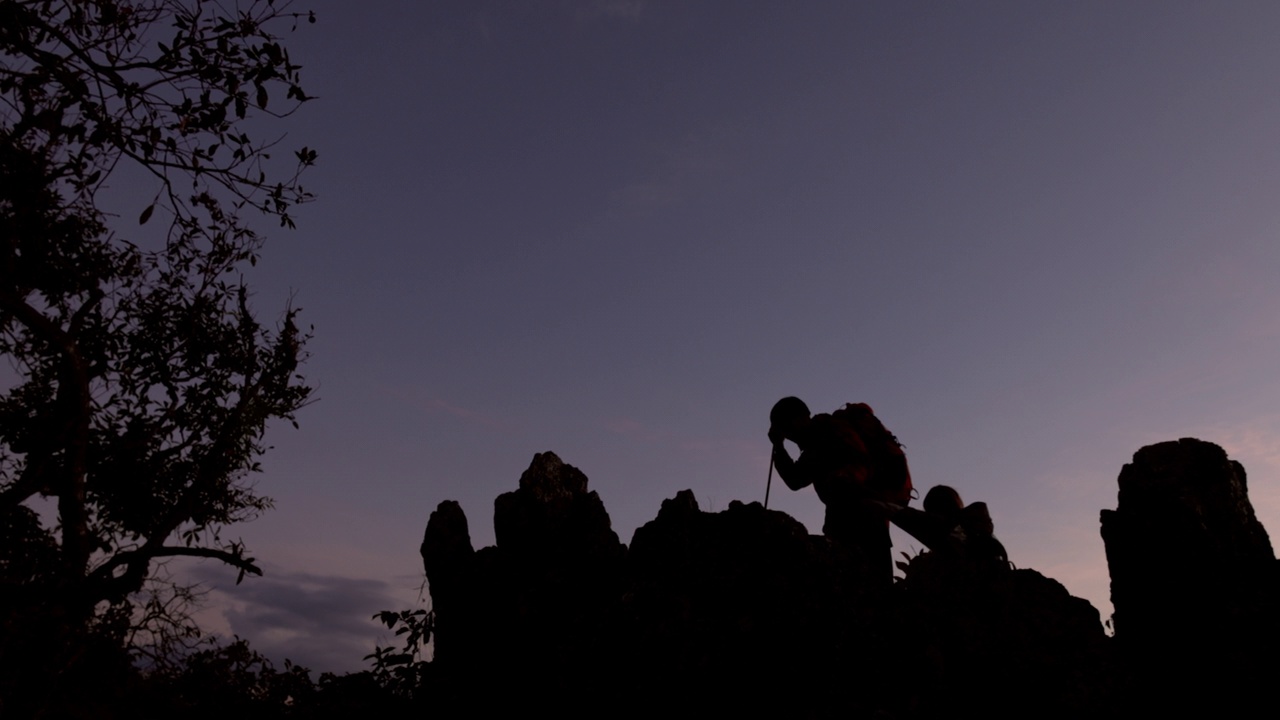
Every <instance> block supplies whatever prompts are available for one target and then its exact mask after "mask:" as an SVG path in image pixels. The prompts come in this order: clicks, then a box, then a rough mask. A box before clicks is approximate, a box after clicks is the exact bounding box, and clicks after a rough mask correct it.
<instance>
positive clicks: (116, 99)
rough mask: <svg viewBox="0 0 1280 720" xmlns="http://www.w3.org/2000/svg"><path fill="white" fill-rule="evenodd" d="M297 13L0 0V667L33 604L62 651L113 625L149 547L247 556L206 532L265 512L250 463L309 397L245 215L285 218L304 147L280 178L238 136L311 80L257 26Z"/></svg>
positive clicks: (144, 574)
mask: <svg viewBox="0 0 1280 720" xmlns="http://www.w3.org/2000/svg"><path fill="white" fill-rule="evenodd" d="M246 6H247V7H246ZM300 21H311V22H314V21H315V17H314V15H312V14H310V13H299V12H290V11H289V10H288V4H287V3H285V2H280V3H275V2H272V0H265V1H262V0H252V1H248V2H240V3H217V2H203V1H201V0H194V1H191V2H178V1H176V0H150V1H147V0H140V1H138V2H128V1H127V0H65V1H54V0H0V354H2V355H4V357H5V358H6V360H7V361H8V364H9V365H10V366H11V368H12V372H11V373H10V375H9V376H8V377H6V376H5V375H3V374H2V373H3V372H4V371H3V369H0V597H3V598H5V599H4V600H0V613H3V615H2V616H0V623H2V624H0V663H3V664H4V665H5V667H15V665H14V664H13V663H12V662H10V660H14V658H10V657H6V655H8V654H11V653H13V652H17V651H16V650H15V649H14V648H16V647H18V645H20V644H21V643H17V641H16V640H14V639H13V638H14V637H16V636H17V635H21V633H20V632H17V631H16V630H15V628H19V627H30V626H31V622H28V620H29V619H30V618H32V617H38V618H41V619H42V620H41V622H44V623H46V624H47V626H48V627H45V629H46V630H47V629H48V628H56V631H57V633H60V635H58V637H59V638H60V639H61V642H58V643H54V644H55V645H58V646H60V647H62V648H63V649H64V650H65V652H64V653H63V655H64V657H63V660H64V661H66V662H70V661H69V660H67V658H70V657H73V656H74V655H75V653H76V650H75V648H76V646H77V643H78V642H79V640H78V638H79V639H82V638H83V637H85V635H86V633H91V632H92V631H94V630H95V629H97V630H99V631H101V630H103V629H104V628H106V627H107V626H108V625H110V624H112V622H114V623H115V625H116V626H119V625H127V624H128V622H129V621H127V620H122V619H121V618H125V617H128V616H129V612H128V609H129V608H130V598H131V596H133V595H134V594H135V593H138V591H139V590H140V589H142V587H143V584H144V582H146V581H147V579H148V578H149V577H150V576H151V575H152V574H153V572H154V569H155V564H156V563H157V562H162V561H163V560H164V559H166V558H170V557H174V556H194V557H204V558H214V559H217V560H220V561H222V562H225V563H228V564H230V565H232V566H234V567H236V568H238V569H239V571H240V577H241V578H243V576H244V574H245V573H252V574H259V573H260V570H259V568H258V567H257V565H256V564H255V563H254V560H253V558H251V557H250V556H249V555H248V554H247V552H246V549H245V547H244V546H243V544H242V543H240V542H239V541H238V540H232V539H230V538H227V537H223V535H222V531H223V529H224V528H226V527H227V526H228V525H230V524H233V523H237V522H241V521H244V520H248V519H250V518H252V517H254V516H256V515H257V514H259V513H260V512H262V511H263V510H265V509H267V508H268V507H270V500H269V499H268V498H266V497H264V496H262V495H261V494H259V493H258V492H257V490H256V489H255V487H254V486H253V484H252V483H251V482H249V480H248V476H249V474H250V473H252V472H254V471H256V470H258V469H259V464H258V458H259V457H260V456H261V455H262V454H263V452H264V451H265V449H266V448H265V445H264V444H263V434H264V431H265V429H266V427H267V426H268V424H269V423H271V422H273V421H279V420H282V419H283V420H290V421H292V420H293V418H294V413H295V411H297V410H298V409H299V408H301V407H302V406H303V405H304V404H306V402H307V399H308V396H309V393H310V388H309V387H308V386H307V385H306V384H305V382H304V380H303V379H302V377H301V376H299V375H298V374H297V366H298V364H299V362H300V360H302V359H303V357H304V356H305V352H304V349H303V348H304V344H305V342H306V340H307V338H308V337H309V335H308V333H307V332H304V331H303V330H301V329H300V328H299V327H298V324H297V308H293V307H290V306H286V307H285V309H284V311H283V313H282V315H281V316H280V319H279V320H278V321H277V322H276V323H272V324H271V325H274V327H271V326H268V325H264V324H263V323H262V322H260V321H259V320H258V319H257V317H256V316H255V314H254V312H253V310H252V308H251V304H250V291H249V287H248V286H247V285H246V282H245V280H244V278H243V276H242V275H241V274H240V273H242V272H244V270H245V263H248V264H251V265H252V264H254V263H255V262H256V260H257V257H258V253H259V251H260V248H261V246H262V237H261V236H260V235H259V234H258V233H257V232H256V231H255V230H254V229H253V227H252V226H251V223H250V220H251V219H252V218H253V217H254V216H259V217H261V216H262V215H265V216H268V217H269V218H274V219H275V220H278V222H279V223H280V225H282V226H287V227H293V220H292V218H291V217H290V215H289V211H290V209H291V208H292V207H293V206H295V205H296V204H298V203H302V202H306V201H308V200H309V199H310V198H311V196H310V194H309V193H307V192H306V191H305V190H304V189H303V187H302V186H301V185H300V184H299V173H300V172H301V171H302V170H303V169H304V168H305V167H307V166H309V165H311V164H313V163H314V162H315V159H316V153H315V151H313V150H310V149H308V148H305V147H304V148H302V149H301V150H298V151H296V152H294V153H293V154H292V157H289V158H287V161H288V162H287V167H285V168H284V170H283V174H281V167H280V162H279V160H278V159H277V160H276V161H275V162H274V163H273V161H272V157H271V156H272V152H273V151H274V150H275V146H276V145H277V144H278V143H279V139H267V140H263V139H261V138H258V137H255V133H256V132H258V131H259V130H260V129H261V128H263V127H265V126H266V121H267V120H269V119H271V118H281V117H285V116H288V115H290V114H291V113H292V112H294V110H296V109H297V108H298V106H299V105H301V104H302V103H304V102H306V101H307V100H309V99H310V98H309V97H308V96H307V95H306V94H305V93H304V92H303V90H302V88H301V87H300V85H299V67H298V66H297V65H295V64H294V63H293V62H292V61H291V60H290V58H289V54H288V51H287V50H286V49H285V48H284V47H283V46H282V45H281V43H280V41H279V39H278V36H277V33H279V32H281V31H283V30H288V29H290V28H296V27H297V25H298V23H299V22H300ZM112 178H115V179H117V180H118V181H120V182H121V183H122V184H123V187H112V186H111V185H110V184H109V180H111V179H112ZM138 178H143V180H139V179H138ZM138 188H143V192H144V193H145V195H142V196H140V197H141V199H139V196H137V195H136V194H135V193H137V191H138ZM153 192H154V194H152V193H153ZM130 203H132V209H130V207H131V206H130ZM122 216H123V217H124V218H125V220H121V217H122ZM133 218H136V220H133ZM162 219H163V220H164V221H165V222H167V225H166V224H165V223H162V222H161V220H162ZM294 424H295V425H296V422H295V423H294ZM39 624H40V623H36V625H39ZM42 627H44V626H42ZM31 632H35V631H34V630H33V631H31ZM116 632H117V635H118V636H121V637H122V636H123V632H124V631H123V630H120V628H119V627H117V628H116ZM50 639H52V638H50ZM15 643H17V644H15Z"/></svg>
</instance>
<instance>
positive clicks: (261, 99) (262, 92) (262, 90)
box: [258, 85, 267, 110]
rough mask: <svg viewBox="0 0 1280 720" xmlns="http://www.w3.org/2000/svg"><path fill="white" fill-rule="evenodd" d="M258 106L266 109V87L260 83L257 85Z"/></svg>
mask: <svg viewBox="0 0 1280 720" xmlns="http://www.w3.org/2000/svg"><path fill="white" fill-rule="evenodd" d="M258 107H260V108H262V109H263V110H266V109H267V88H266V87H264V86H262V85H259V86H258Z"/></svg>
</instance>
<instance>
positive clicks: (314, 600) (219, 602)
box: [188, 563, 417, 672]
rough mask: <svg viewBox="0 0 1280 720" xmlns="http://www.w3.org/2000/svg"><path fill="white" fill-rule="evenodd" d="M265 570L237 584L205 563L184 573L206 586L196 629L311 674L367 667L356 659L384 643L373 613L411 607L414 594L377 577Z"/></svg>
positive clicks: (224, 571) (230, 575)
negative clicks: (231, 637)
mask: <svg viewBox="0 0 1280 720" xmlns="http://www.w3.org/2000/svg"><path fill="white" fill-rule="evenodd" d="M267 570H268V572H267V573H266V574H265V575H264V576H263V577H259V578H253V577H251V578H246V579H245V581H244V582H243V583H241V584H240V585H235V573H234V571H231V570H229V569H227V568H224V567H220V566H218V565H215V564H212V563H200V564H198V565H196V566H195V567H193V568H191V570H190V571H189V573H188V574H189V575H190V576H191V577H192V578H193V579H194V580H196V581H198V582H200V583H201V585H202V586H204V587H205V588H207V589H208V590H209V594H208V596H207V597H206V605H205V607H204V609H203V610H202V611H201V612H200V613H199V616H198V620H199V621H200V622H201V625H202V627H205V628H206V629H209V630H211V631H214V632H215V633H216V634H222V635H227V634H230V635H237V636H239V637H241V638H244V639H246V640H248V641H249V644H250V646H251V647H252V648H253V649H255V650H257V651H258V652H260V653H262V654H263V655H266V656H267V657H269V658H270V659H271V660H272V661H273V662H275V663H277V664H279V663H282V662H283V661H284V659H285V658H288V659H289V660H292V661H293V662H294V663H297V664H300V665H303V666H305V667H308V668H310V669H312V670H314V671H316V672H324V671H331V672H349V671H357V670H364V669H368V667H367V665H366V664H365V661H364V660H363V659H362V658H363V657H364V656H365V655H368V654H369V653H370V652H372V651H373V648H374V645H375V644H383V645H385V644H387V643H388V642H389V640H390V637H389V633H388V632H387V631H386V628H385V627H384V626H383V625H381V624H379V623H377V622H375V621H374V620H373V619H372V616H373V614H374V613H377V612H379V611H382V610H401V609H405V608H407V607H410V606H412V605H415V604H416V603H414V600H413V597H414V596H415V595H416V594H417V592H416V591H411V590H407V589H399V590H397V588H395V587H393V586H392V585H391V584H390V583H387V582H383V581H381V580H373V579H369V578H356V577H345V576H340V575H317V574H312V573H290V572H281V571H279V570H274V569H271V568H267Z"/></svg>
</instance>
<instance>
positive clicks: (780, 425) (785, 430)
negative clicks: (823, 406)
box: [769, 397, 809, 442]
mask: <svg viewBox="0 0 1280 720" xmlns="http://www.w3.org/2000/svg"><path fill="white" fill-rule="evenodd" d="M808 424H809V406H808V405H805V404H804V401H803V400H801V399H800V398H798V397H784V398H782V399H781V400H779V401H778V402H776V403H774V404H773V409H772V410H770V411H769V427H771V428H773V429H774V430H776V431H777V432H779V433H781V434H782V436H783V437H785V438H786V439H788V440H791V441H792V442H795V441H796V438H798V437H799V436H800V434H801V432H802V431H803V430H804V428H805V427H806V426H808Z"/></svg>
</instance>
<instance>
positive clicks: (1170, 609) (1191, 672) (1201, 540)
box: [1101, 438, 1280, 714]
mask: <svg viewBox="0 0 1280 720" xmlns="http://www.w3.org/2000/svg"><path fill="white" fill-rule="evenodd" d="M1119 485H1120V493H1119V504H1118V507H1117V508H1116V509H1115V510H1103V511H1102V516H1101V519H1102V538H1103V542H1104V543H1105V545H1106V551H1107V564H1108V566H1109V568H1110V571H1111V602H1112V604H1113V605H1114V606H1115V616H1114V625H1115V631H1116V640H1117V641H1118V642H1119V643H1120V646H1121V648H1122V649H1123V651H1124V657H1125V661H1126V663H1127V665H1128V667H1129V669H1130V672H1131V674H1132V679H1133V683H1134V690H1133V696H1134V698H1135V699H1136V700H1135V702H1136V703H1137V704H1139V705H1144V706H1147V707H1158V708H1164V709H1167V710H1170V711H1172V710H1175V709H1176V710H1179V711H1180V712H1181V711H1185V710H1188V709H1192V710H1194V711H1199V712H1215V713H1221V712H1224V711H1229V710H1230V709H1231V708H1235V709H1243V708H1245V707H1247V706H1248V705H1249V703H1250V702H1252V701H1246V700H1245V698H1251V697H1253V696H1254V695H1255V694H1256V693H1257V692H1258V691H1257V690H1255V689H1254V688H1259V687H1263V686H1265V685H1267V684H1269V682H1270V680H1269V678H1271V677H1273V676H1274V672H1275V671H1276V670H1277V669H1280V668H1277V661H1276V659H1275V654H1274V643H1275V642H1276V640H1277V629H1278V627H1277V620H1276V618H1275V617H1274V611H1273V607H1274V604H1275V602H1276V601H1277V599H1278V598H1277V592H1276V577H1277V575H1276V560H1275V555H1274V552H1273V551H1272V547H1271V541H1270V539H1269V538H1268V536H1267V532H1266V530H1265V529H1264V528H1263V527H1262V525H1261V523H1259V522H1258V519H1257V517H1256V516H1255V515H1254V511H1253V506H1252V505H1251V504H1250V502H1249V494H1248V486H1247V483H1246V475H1245V471H1244V468H1243V467H1242V466H1241V465H1240V463H1238V462H1234V461H1231V460H1229V459H1228V458H1227V455H1226V452H1224V451H1223V449H1222V448H1220V447H1218V446H1217V445H1214V444H1213V443H1208V442H1204V441H1201V440H1196V439H1194V438H1183V439H1181V440H1178V441H1174V442H1164V443H1159V444H1156V445H1150V446H1147V447H1144V448H1142V449H1141V450H1139V451H1138V452H1137V453H1135V454H1134V456H1133V462H1132V463H1130V464H1128V465H1125V466H1124V469H1123V470H1121V472H1120V477H1119ZM1170 687H1176V688H1178V692H1177V693H1176V694H1169V693H1168V691H1167V688H1170ZM1228 714H1229V712H1228Z"/></svg>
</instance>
